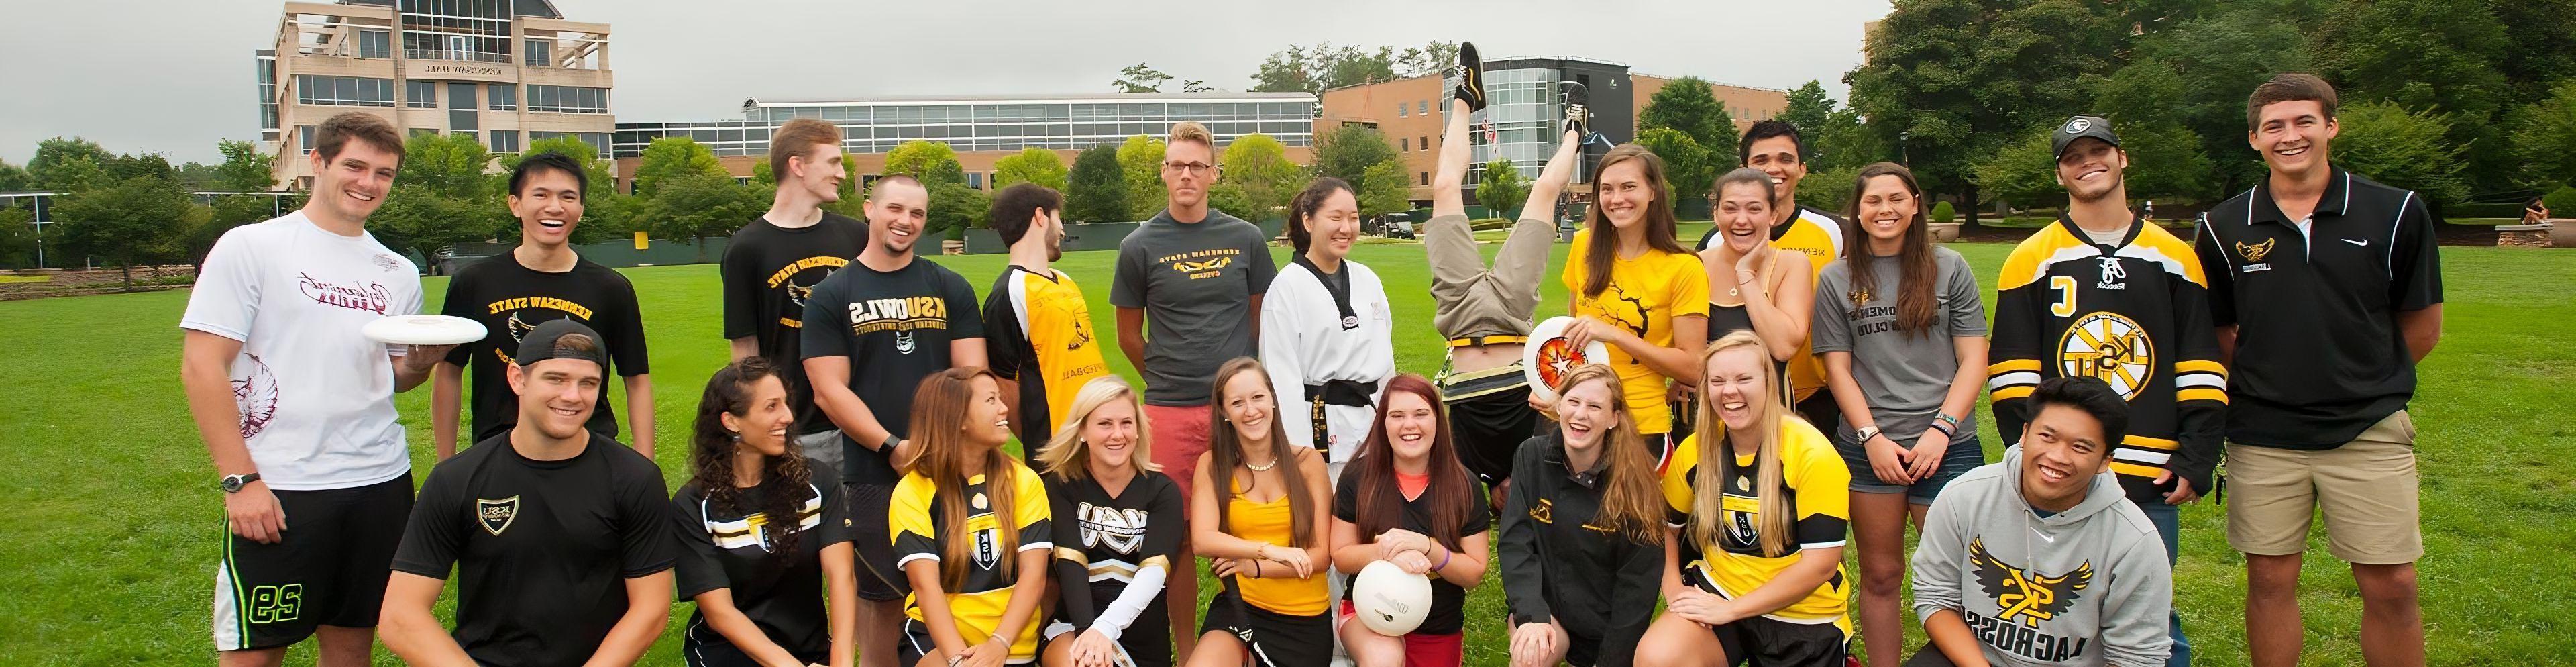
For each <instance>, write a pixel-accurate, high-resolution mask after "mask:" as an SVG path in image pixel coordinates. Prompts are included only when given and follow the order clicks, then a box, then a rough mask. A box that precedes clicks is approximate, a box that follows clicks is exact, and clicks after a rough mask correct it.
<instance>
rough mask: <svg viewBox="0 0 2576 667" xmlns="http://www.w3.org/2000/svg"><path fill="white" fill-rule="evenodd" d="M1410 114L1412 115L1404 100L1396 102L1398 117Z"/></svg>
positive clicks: (1396, 114)
mask: <svg viewBox="0 0 2576 667" xmlns="http://www.w3.org/2000/svg"><path fill="white" fill-rule="evenodd" d="M1409 115H1411V114H1410V112H1409V110H1408V109H1407V105H1406V104H1405V103H1403V102H1397V103H1395V117H1397V118H1404V117H1406V116H1409Z"/></svg>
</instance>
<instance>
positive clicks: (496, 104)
mask: <svg viewBox="0 0 2576 667" xmlns="http://www.w3.org/2000/svg"><path fill="white" fill-rule="evenodd" d="M484 90H485V91H486V92H485V93H484V97H485V98H486V99H488V100H489V101H490V102H491V105H492V110H493V111H517V110H519V86H518V85H516V84H508V83H496V84H492V85H491V86H490V87H487V88H485V89H484Z"/></svg>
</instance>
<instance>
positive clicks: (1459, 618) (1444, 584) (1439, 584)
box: [1333, 474, 1494, 635]
mask: <svg viewBox="0 0 2576 667" xmlns="http://www.w3.org/2000/svg"><path fill="white" fill-rule="evenodd" d="M1360 477H1361V475H1350V474H1345V475H1342V481H1341V483H1340V484H1335V485H1334V486H1333V518H1336V519H1341V520H1343V521H1348V522H1351V523H1353V524H1358V523H1360V521H1359V507H1360V495H1359V481H1360ZM1463 481H1465V482H1466V483H1467V485H1468V486H1467V489H1468V491H1469V492H1470V493H1469V494H1468V500H1469V502H1468V503H1467V508H1468V509H1467V520H1466V521H1465V522H1463V523H1460V524H1458V537H1459V539H1461V540H1464V539H1466V537H1467V536H1469V535H1474V534H1477V533H1481V532H1485V527H1486V526H1487V525H1490V524H1492V523H1493V520H1494V515H1493V512H1492V511H1491V510H1490V509H1488V506H1487V505H1486V503H1485V485H1484V484H1481V483H1478V482H1477V481H1476V478H1475V477H1474V476H1467V477H1465V478H1464V480H1463ZM1378 483H1382V484H1394V483H1396V481H1395V480H1392V479H1390V480H1383V481H1381V482H1378ZM1404 529H1405V530H1410V531H1413V532H1416V533H1421V534H1423V535H1426V536H1431V537H1432V539H1433V540H1434V541H1437V540H1438V539H1439V533H1437V532H1433V531H1432V530H1431V490H1430V489H1428V488H1425V489H1423V492H1422V497H1420V498H1414V499H1411V500H1407V501H1404ZM1360 530H1362V531H1366V530H1368V529H1367V528H1366V527H1362V528H1361V529H1360ZM1369 537H1370V536H1368V535H1362V536H1361V539H1368V538H1369ZM1444 546H1445V545H1444ZM1423 555H1425V556H1429V555H1431V554H1423ZM1431 564H1432V565H1435V566H1436V565H1439V564H1440V561H1438V560H1433V561H1431ZM1358 580H1359V574H1358V573H1352V574H1351V575H1350V576H1349V578H1348V580H1347V581H1344V582H1343V586H1342V598H1343V599H1349V598H1350V589H1351V586H1350V584H1352V583H1354V582H1357V581H1358ZM1466 602H1467V589H1464V588H1459V587H1458V585H1457V584H1453V583H1449V580H1447V579H1443V578H1440V577H1439V576H1436V575H1435V576H1432V577H1431V611H1430V613H1428V614H1425V615H1424V616H1423V617H1422V625H1420V626H1417V627H1415V628H1414V629H1413V632H1414V633H1415V634H1425V635H1451V634H1457V633H1458V631H1459V628H1461V627H1463V626H1464V625H1465V621H1466V613H1465V612H1466V610H1465V608H1464V606H1465V604H1466Z"/></svg>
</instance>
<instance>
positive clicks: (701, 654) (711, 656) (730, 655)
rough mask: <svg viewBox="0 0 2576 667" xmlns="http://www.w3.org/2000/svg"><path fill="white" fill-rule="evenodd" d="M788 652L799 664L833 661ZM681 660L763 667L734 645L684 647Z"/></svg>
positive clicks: (712, 666) (704, 665) (715, 666)
mask: <svg viewBox="0 0 2576 667" xmlns="http://www.w3.org/2000/svg"><path fill="white" fill-rule="evenodd" d="M781 648H784V647H781ZM787 652H788V654H789V655H794V656H796V661H797V662H801V663H805V664H809V665H814V664H827V663H830V662H831V661H832V658H831V656H829V655H825V654H822V653H816V654H813V655H805V654H802V653H797V652H796V649H787ZM680 658H681V659H682V660H686V661H688V663H689V667H761V664H760V661H759V660H755V659H753V658H752V657H751V656H750V655H749V654H745V653H743V652H742V649H739V648H735V647H734V645H732V644H721V643H711V644H693V645H686V646H682V647H681V648H680ZM905 664H911V663H905Z"/></svg>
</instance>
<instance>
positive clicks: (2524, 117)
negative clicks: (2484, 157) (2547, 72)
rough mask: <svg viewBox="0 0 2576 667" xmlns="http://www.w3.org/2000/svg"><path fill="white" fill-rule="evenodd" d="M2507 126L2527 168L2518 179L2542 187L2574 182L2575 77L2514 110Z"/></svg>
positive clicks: (2575, 160) (2575, 148)
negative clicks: (2537, 99) (2546, 94)
mask: <svg viewBox="0 0 2576 667" xmlns="http://www.w3.org/2000/svg"><path fill="white" fill-rule="evenodd" d="M2511 127H2512V128H2513V142H2512V143H2513V147H2514V150H2515V151H2516V152H2518V153H2519V154H2520V155H2521V157H2522V162H2523V164H2525V165H2527V167H2526V168H2527V169H2528V171H2526V172H2525V173H2523V174H2521V175H2520V176H2521V178H2520V179H2518V180H2520V181H2521V182H2523V183H2527V184H2530V185H2531V186H2532V187H2535V188H2540V189H2543V190H2549V189H2553V188H2554V187H2555V186H2562V185H2568V184H2576V79H2568V80H2566V81H2562V82H2559V84H2558V85H2557V86H2555V87H2553V88H2551V93H2550V95H2549V97H2548V99H2544V100H2541V101H2539V102H2535V103H2532V104H2530V105H2528V106H2525V107H2523V108H2521V109H2519V110H2516V111H2515V112H2514V113H2513V115H2512V123H2511ZM2555 211H2556V209H2552V212H2555Z"/></svg>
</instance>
